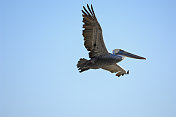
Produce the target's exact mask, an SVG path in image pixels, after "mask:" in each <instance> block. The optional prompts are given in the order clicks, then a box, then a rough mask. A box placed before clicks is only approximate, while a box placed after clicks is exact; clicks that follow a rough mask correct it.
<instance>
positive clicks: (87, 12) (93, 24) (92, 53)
mask: <svg viewBox="0 0 176 117" xmlns="http://www.w3.org/2000/svg"><path fill="white" fill-rule="evenodd" d="M82 13H83V14H82V16H83V23H84V24H83V28H84V30H83V33H82V34H83V37H84V46H85V48H86V49H87V50H88V51H89V58H90V60H87V59H85V58H80V60H79V61H78V63H77V68H78V70H79V72H84V71H86V70H89V69H99V68H101V69H104V70H107V71H110V72H111V73H116V76H118V77H120V76H123V75H124V74H129V70H128V71H125V70H124V69H123V68H121V67H120V66H119V65H118V64H117V63H118V62H120V61H122V60H124V58H125V57H130V58H135V59H144V60H145V59H146V58H144V57H141V56H138V55H135V54H132V53H129V52H126V51H124V50H122V49H114V50H113V51H112V53H109V52H108V51H107V49H106V46H105V44H104V41H103V35H102V29H101V26H100V24H99V23H98V20H97V18H96V16H95V13H94V10H93V7H92V4H91V7H89V5H88V4H87V9H86V8H85V7H84V6H83V10H82Z"/></svg>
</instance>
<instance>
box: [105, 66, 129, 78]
mask: <svg viewBox="0 0 176 117" xmlns="http://www.w3.org/2000/svg"><path fill="white" fill-rule="evenodd" d="M102 69H104V70H108V71H110V72H111V73H117V74H116V76H118V77H120V76H121V75H124V74H128V73H129V71H127V72H126V71H125V70H124V69H123V68H121V67H120V66H119V65H117V64H114V65H109V66H106V67H103V68H102Z"/></svg>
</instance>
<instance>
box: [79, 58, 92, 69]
mask: <svg viewBox="0 0 176 117" xmlns="http://www.w3.org/2000/svg"><path fill="white" fill-rule="evenodd" d="M88 62H89V60H87V59H85V58H81V59H80V60H79V61H78V64H77V68H78V70H79V72H83V71H86V70H88V69H89V67H88V66H87V64H88Z"/></svg>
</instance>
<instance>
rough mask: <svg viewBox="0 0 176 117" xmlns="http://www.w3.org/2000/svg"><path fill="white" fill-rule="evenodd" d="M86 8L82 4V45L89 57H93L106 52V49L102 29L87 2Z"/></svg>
mask: <svg viewBox="0 0 176 117" xmlns="http://www.w3.org/2000/svg"><path fill="white" fill-rule="evenodd" d="M87 8H88V10H87V9H86V8H85V7H84V6H83V10H82V13H83V15H82V16H83V22H84V24H83V28H84V30H83V36H84V45H85V47H86V49H87V50H88V51H90V52H89V57H90V58H93V57H95V56H99V55H102V54H107V53H108V51H107V49H106V46H105V44H104V41H103V35H102V29H101V26H100V24H99V23H98V21H97V18H96V16H95V13H94V10H93V7H92V5H91V9H90V7H89V5H88V4H87Z"/></svg>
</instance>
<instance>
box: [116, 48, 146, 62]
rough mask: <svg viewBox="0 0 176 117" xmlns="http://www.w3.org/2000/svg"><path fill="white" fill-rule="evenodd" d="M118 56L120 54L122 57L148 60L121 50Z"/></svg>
mask: <svg viewBox="0 0 176 117" xmlns="http://www.w3.org/2000/svg"><path fill="white" fill-rule="evenodd" d="M118 54H119V55H122V56H125V57H130V58H134V59H144V60H146V58H144V57H141V56H138V55H135V54H132V53H129V52H126V51H124V50H120V51H119V52H118Z"/></svg>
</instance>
